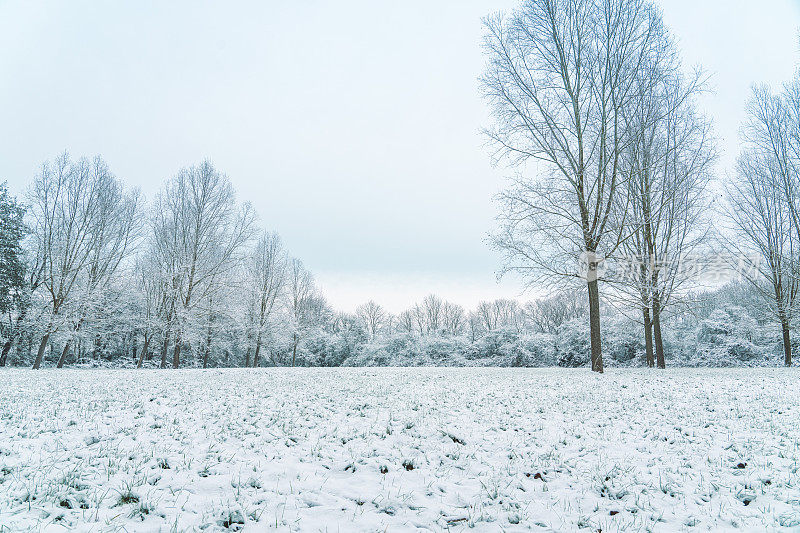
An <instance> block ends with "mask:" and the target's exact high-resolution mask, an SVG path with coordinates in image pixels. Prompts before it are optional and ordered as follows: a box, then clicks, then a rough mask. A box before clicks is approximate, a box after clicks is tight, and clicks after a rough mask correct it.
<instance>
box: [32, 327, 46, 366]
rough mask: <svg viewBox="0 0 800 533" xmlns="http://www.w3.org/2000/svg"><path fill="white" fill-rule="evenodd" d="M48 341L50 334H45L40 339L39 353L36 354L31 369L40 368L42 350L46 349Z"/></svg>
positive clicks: (42, 357)
mask: <svg viewBox="0 0 800 533" xmlns="http://www.w3.org/2000/svg"><path fill="white" fill-rule="evenodd" d="M49 340H50V334H49V333H45V334H44V336H43V337H42V341H41V342H40V343H39V351H38V352H36V361H34V362H33V369H34V370H37V369H39V368H41V366H42V361H43V360H44V350H45V349H46V348H47V342H48V341H49Z"/></svg>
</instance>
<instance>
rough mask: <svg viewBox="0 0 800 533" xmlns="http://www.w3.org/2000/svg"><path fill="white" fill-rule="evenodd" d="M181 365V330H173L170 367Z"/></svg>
mask: <svg viewBox="0 0 800 533" xmlns="http://www.w3.org/2000/svg"><path fill="white" fill-rule="evenodd" d="M180 366H181V332H180V330H177V331H176V332H175V347H174V349H173V351H172V368H180Z"/></svg>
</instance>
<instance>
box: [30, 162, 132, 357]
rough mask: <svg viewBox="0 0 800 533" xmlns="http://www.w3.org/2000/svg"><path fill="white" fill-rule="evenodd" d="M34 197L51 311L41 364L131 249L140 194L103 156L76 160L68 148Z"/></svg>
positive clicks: (37, 244) (46, 168)
mask: <svg viewBox="0 0 800 533" xmlns="http://www.w3.org/2000/svg"><path fill="white" fill-rule="evenodd" d="M29 197H30V202H31V214H32V218H33V225H32V237H33V247H34V248H35V250H36V252H35V254H34V256H35V258H36V261H37V264H36V265H35V267H34V270H35V271H37V272H40V278H41V282H40V288H41V289H43V290H44V291H45V294H46V299H47V302H48V314H49V319H48V320H47V321H46V324H45V325H44V326H43V332H42V337H41V340H40V343H39V349H38V351H37V354H36V360H35V361H34V364H33V367H34V368H39V367H40V366H41V364H42V360H43V358H44V353H45V349H46V348H47V345H48V342H49V340H50V336H51V335H52V334H53V333H54V332H56V331H59V330H60V329H63V328H64V327H65V326H66V325H67V324H68V323H69V322H70V320H72V323H75V319H76V317H78V318H77V320H78V321H80V317H81V315H82V313H83V312H84V310H85V309H86V308H87V306H90V305H91V300H92V299H93V298H95V297H96V296H97V291H98V289H101V288H102V287H103V286H104V284H105V283H107V281H108V280H109V279H110V277H111V276H112V275H113V274H114V272H115V271H116V269H117V267H118V266H119V264H120V263H121V261H122V260H123V259H124V258H125V257H126V256H127V255H128V253H129V252H130V250H131V243H132V239H133V230H134V228H135V220H136V209H137V196H136V195H135V194H134V195H132V196H131V195H127V194H125V193H124V192H123V191H122V187H121V185H120V184H119V182H118V181H117V180H116V178H115V177H114V176H113V175H112V174H111V172H110V171H109V169H108V166H107V165H106V164H105V162H104V161H103V160H102V159H101V158H99V157H96V158H94V160H92V161H90V160H88V159H80V160H78V161H76V162H72V161H70V159H69V156H68V155H67V154H66V153H64V154H62V155H61V156H59V157H57V158H56V159H55V161H54V162H53V163H45V164H44V165H43V166H42V170H41V172H40V173H39V175H38V176H36V178H35V179H34V183H33V186H32V187H31V190H30V193H29ZM68 315H72V316H68ZM62 364H63V361H62Z"/></svg>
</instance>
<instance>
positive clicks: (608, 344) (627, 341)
mask: <svg viewBox="0 0 800 533" xmlns="http://www.w3.org/2000/svg"><path fill="white" fill-rule="evenodd" d="M602 325H603V326H604V328H603V331H602V333H603V359H604V360H605V361H606V362H611V361H613V362H616V363H622V364H632V363H635V362H636V358H637V356H641V355H642V354H644V352H645V343H644V327H643V326H642V324H641V323H637V322H634V321H633V320H631V319H630V318H628V317H626V316H623V315H614V316H610V317H609V318H608V319H607V320H605V321H604V322H603V324H602ZM642 358H643V356H642V357H639V359H640V361H641V360H642ZM642 362H643V361H642Z"/></svg>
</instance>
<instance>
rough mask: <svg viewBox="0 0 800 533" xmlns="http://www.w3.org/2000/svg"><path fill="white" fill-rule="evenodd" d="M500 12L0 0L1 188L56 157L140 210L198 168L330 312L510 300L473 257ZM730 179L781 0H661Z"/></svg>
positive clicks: (486, 182) (787, 72) (786, 43)
mask: <svg viewBox="0 0 800 533" xmlns="http://www.w3.org/2000/svg"><path fill="white" fill-rule="evenodd" d="M516 3H517V2H514V1H509V0H468V1H455V0H454V1H435V2H425V1H414V0H411V1H406V2H391V3H390V2H375V1H347V0H342V1H337V2H333V1H326V2H323V1H314V0H295V1H284V2H278V1H272V2H256V1H253V2H195V1H184V2H133V1H131V2H94V1H92V2H89V1H71V2H61V1H53V2H30V1H8V0H0V180H7V181H8V182H9V184H10V185H11V188H12V190H14V191H15V192H18V193H20V192H22V191H23V190H24V188H25V186H26V183H27V182H28V181H29V180H30V178H31V177H32V176H33V174H34V173H35V172H36V169H37V168H38V166H39V165H40V164H41V162H42V161H43V160H45V159H48V158H52V157H53V156H54V155H56V154H58V153H59V152H61V151H63V150H65V149H66V150H69V151H70V152H71V153H72V154H73V155H74V156H78V155H94V154H101V155H102V156H103V157H104V158H105V159H106V160H107V161H108V163H109V165H110V166H111V168H112V169H113V171H114V172H115V173H116V174H117V175H118V176H120V177H121V178H124V179H125V181H127V182H128V183H129V184H131V185H135V186H138V187H140V188H141V189H142V191H143V192H144V193H145V194H146V195H147V196H148V197H152V196H153V194H154V193H155V192H156V191H157V189H158V188H159V186H160V185H161V183H162V182H163V180H164V179H165V178H167V177H169V176H171V175H172V174H174V173H175V172H176V171H177V170H178V169H179V168H180V167H182V166H186V165H189V164H193V163H197V162H199V161H201V160H202V159H203V158H206V157H209V158H211V159H212V160H213V161H214V163H215V164H216V165H217V167H218V168H219V169H220V170H222V171H224V172H225V173H227V174H228V175H229V176H230V178H231V180H232V181H233V183H234V184H235V186H236V188H237V190H238V192H239V196H240V198H241V199H243V200H248V201H251V202H252V203H253V204H254V206H255V207H256V209H257V210H258V211H259V213H260V215H261V218H262V223H263V224H264V225H265V226H266V227H268V228H270V229H274V230H277V231H278V232H280V234H281V235H282V236H283V238H284V240H285V242H286V244H287V246H288V247H289V249H290V250H291V252H292V253H293V254H294V255H296V256H298V257H300V258H301V259H303V261H304V262H305V263H306V264H307V266H308V267H309V268H310V269H311V270H312V271H313V272H314V274H315V276H316V278H317V280H318V281H319V284H320V285H321V287H322V289H323V290H324V292H325V293H326V295H327V296H328V297H329V299H330V301H331V302H332V303H333V304H334V305H335V306H337V307H339V308H342V309H348V310H352V309H353V308H354V307H355V306H356V305H357V304H359V303H361V302H363V301H366V300H367V299H369V298H373V299H375V300H376V301H378V302H380V303H382V304H384V305H386V306H387V307H388V308H389V309H391V310H392V311H400V310H402V309H404V308H406V307H408V306H409V305H411V304H412V303H413V302H415V301H417V300H420V299H421V298H422V297H424V296H425V294H427V293H430V292H436V293H439V294H441V295H442V296H444V297H446V298H448V299H451V300H453V301H456V302H458V303H461V304H463V305H465V306H473V305H474V304H475V303H477V301H478V300H480V299H484V298H486V299H488V298H494V297H499V296H516V295H517V294H518V293H519V285H518V284H517V283H516V282H514V281H513V280H505V281H503V282H501V283H500V284H497V283H496V281H495V276H494V271H495V270H496V268H497V267H498V265H499V258H498V257H497V255H496V254H495V253H494V252H492V251H491V250H489V248H488V247H487V246H486V244H485V237H486V234H487V233H488V232H489V231H490V230H491V229H492V227H493V217H494V214H495V207H494V205H493V203H492V200H491V197H492V195H493V194H494V193H495V192H496V191H498V190H499V189H500V188H501V187H502V184H503V176H504V175H506V174H507V173H508V171H507V170H506V169H502V168H499V169H493V168H492V167H491V165H490V164H489V159H488V157H487V152H486V150H485V149H484V147H483V139H482V138H481V137H480V135H479V129H480V127H481V126H482V125H485V124H487V123H488V116H487V111H486V107H485V105H484V103H483V102H482V100H481V98H480V95H479V91H478V83H477V77H478V75H479V74H480V71H481V69H482V65H483V62H484V59H483V57H482V54H481V49H480V41H481V36H482V31H481V25H480V19H481V17H483V16H484V15H486V14H488V13H490V12H493V11H496V10H499V9H508V8H510V7H513V6H514V5H516ZM659 3H660V4H661V5H662V7H663V10H664V18H665V20H666V22H667V24H668V25H669V26H670V27H671V28H672V30H673V33H674V34H675V35H676V36H677V38H678V39H679V41H680V45H681V49H682V51H683V56H684V59H685V62H686V63H687V65H694V64H701V65H702V66H703V67H705V69H706V70H707V71H708V72H709V73H710V74H711V75H712V82H713V86H714V89H715V91H716V92H715V94H714V95H709V96H707V97H706V98H705V102H704V105H705V107H706V109H707V112H708V113H709V114H711V116H712V117H713V119H714V121H715V130H716V133H717V135H718V136H719V138H720V140H721V144H720V147H721V150H722V151H723V157H722V159H721V161H720V165H719V171H720V174H721V175H722V174H724V173H725V172H726V171H728V170H729V169H730V168H731V167H732V162H733V159H734V158H735V154H736V151H737V135H738V128H739V125H740V123H741V120H742V117H743V109H744V103H745V100H746V99H747V96H748V94H749V88H750V85H751V84H752V83H753V82H767V83H771V84H777V83H780V82H782V81H784V80H786V79H788V78H789V77H790V76H791V74H792V72H793V70H794V69H795V67H796V66H797V62H798V61H797V60H798V57H799V56H800V54H798V49H799V48H800V45H799V44H798V43H799V41H798V29H800V6H799V5H798V2H797V1H793V0H766V1H763V2H755V1H743V0H741V1H725V0H674V1H673V0H663V1H661V2H659Z"/></svg>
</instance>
